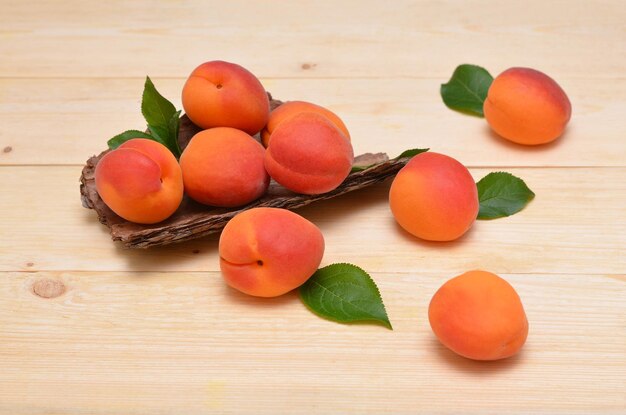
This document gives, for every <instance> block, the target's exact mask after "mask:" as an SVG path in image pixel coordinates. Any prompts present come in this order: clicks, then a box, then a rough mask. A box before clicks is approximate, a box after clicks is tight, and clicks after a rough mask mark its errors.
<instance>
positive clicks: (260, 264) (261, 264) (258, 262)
mask: <svg viewBox="0 0 626 415" xmlns="http://www.w3.org/2000/svg"><path fill="white" fill-rule="evenodd" d="M256 264H257V265H258V266H260V267H262V266H263V261H261V260H260V259H259V260H258V261H257V262H256Z"/></svg>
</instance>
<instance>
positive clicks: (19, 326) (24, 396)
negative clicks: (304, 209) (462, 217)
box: [0, 271, 626, 414]
mask: <svg viewBox="0 0 626 415" xmlns="http://www.w3.org/2000/svg"><path fill="white" fill-rule="evenodd" d="M502 276H503V277H504V278H506V279H507V280H508V281H510V282H511V284H513V286H515V288H516V289H517V290H518V292H519V294H520V296H521V298H522V300H523V301H524V305H525V308H526V312H527V314H528V318H529V321H530V336H529V339H528V343H527V344H526V346H525V348H524V350H523V353H522V354H520V355H519V356H517V357H515V358H513V359H511V360H505V361H500V362H493V363H487V364H485V363H479V362H472V361H469V360H466V359H463V358H460V357H458V356H456V355H453V354H452V353H451V352H449V351H447V350H445V349H444V348H443V347H442V346H441V345H440V344H439V343H438V342H437V340H436V339H435V338H434V336H433V335H432V332H431V331H430V328H429V326H428V321H427V307H428V301H429V299H430V297H431V296H432V294H433V293H434V292H435V291H436V289H437V288H438V287H439V286H440V284H442V283H443V281H445V279H447V278H448V277H450V275H445V274H444V275H442V274H440V273H438V272H434V273H431V272H426V273H423V272H410V273H402V274H397V273H390V272H384V273H375V274H373V278H375V280H376V281H377V282H378V285H379V287H380V290H381V293H382V296H383V298H384V299H385V302H386V304H387V308H388V312H389V315H390V318H391V319H392V321H393V324H394V329H395V330H394V331H389V330H387V329H384V328H381V327H378V326H368V325H365V326H349V325H341V324H336V323H331V322H328V321H326V320H322V319H320V318H318V317H316V316H315V315H313V314H311V313H310V312H309V311H308V310H307V309H306V308H305V307H304V306H303V305H302V304H301V303H300V302H299V300H298V298H297V297H296V296H295V295H294V294H288V295H286V296H284V297H280V298H277V299H272V300H263V299H256V298H253V297H249V296H245V295H243V294H240V293H238V292H236V291H234V290H231V289H228V288H227V287H226V286H225V284H224V283H223V282H222V280H221V278H220V276H219V274H218V273H214V272H211V273H207V272H202V273H136V272H131V273H129V272H121V273H110V272H106V273H102V272H86V273H79V272H69V271H63V272H54V273H47V272H46V273H25V272H23V273H1V274H0V308H1V309H3V310H12V312H11V313H4V315H3V320H2V325H1V326H0V335H1V336H2V342H0V366H1V367H2V368H3V370H2V371H0V385H2V386H3V387H2V388H0V412H3V413H12V414H15V413H20V414H22V413H28V414H44V413H75V414H93V413H125V414H144V413H158V414H166V413H167V414H169V413H172V414H173V413H180V411H181V408H184V409H185V412H186V413H197V414H200V413H229V414H230V413H233V414H240V413H255V414H282V413H290V414H318V413H319V414H327V413H330V412H335V413H360V414H380V413H390V412H393V413H415V412H416V411H417V412H420V413H422V412H424V413H435V412H436V413H439V412H447V411H448V409H450V410H451V412H456V410H458V409H459V408H463V413H476V414H484V413H529V412H533V413H546V412H559V413H570V414H587V413H600V412H601V413H616V414H617V413H620V412H622V410H623V408H624V405H625V404H626V401H625V398H624V395H623V393H622V392H623V391H624V371H625V370H626V362H625V361H624V359H623V358H622V357H623V350H624V348H625V347H626V341H625V338H624V336H620V335H617V334H618V333H623V329H624V324H625V321H624V315H626V302H624V297H625V296H626V285H625V284H624V282H625V281H626V280H625V277H624V276H621V277H617V276H610V275H569V274H562V275H554V274H552V275H548V274H530V275H528V274H503V275H502ZM42 280H52V281H60V282H62V283H63V284H64V285H65V286H66V287H67V290H66V292H65V293H64V294H62V295H60V296H58V297H55V298H52V299H43V298H41V297H38V296H36V295H34V294H33V293H32V286H33V284H36V283H37V282H39V281H42ZM607 293H611V295H606V294H607ZM390 408H391V409H390Z"/></svg>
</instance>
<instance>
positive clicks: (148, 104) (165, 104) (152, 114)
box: [141, 76, 176, 128]
mask: <svg viewBox="0 0 626 415" xmlns="http://www.w3.org/2000/svg"><path fill="white" fill-rule="evenodd" d="M175 112H176V107H174V104H172V103H171V102H169V101H168V100H167V99H165V98H164V97H163V95H161V94H160V93H159V91H157V90H156V88H155V86H154V84H153V83H152V80H151V79H150V77H149V76H146V83H145V85H144V89H143V97H142V100H141V113H142V114H143V117H144V118H145V119H146V122H147V123H148V124H150V125H155V126H162V127H165V128H167V124H168V123H169V121H170V119H171V118H172V115H174V113H175Z"/></svg>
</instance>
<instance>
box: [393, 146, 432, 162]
mask: <svg viewBox="0 0 626 415" xmlns="http://www.w3.org/2000/svg"><path fill="white" fill-rule="evenodd" d="M428 150H430V149H429V148H412V149H410V150H406V151H403V152H402V154H400V155H399V156H398V157H396V158H395V159H394V160H400V159H404V158H412V157H413V156H417V155H418V154H420V153H425V152H427V151H428Z"/></svg>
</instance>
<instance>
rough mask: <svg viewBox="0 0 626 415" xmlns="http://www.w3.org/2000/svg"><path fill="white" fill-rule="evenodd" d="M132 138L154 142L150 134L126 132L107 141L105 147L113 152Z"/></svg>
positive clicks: (137, 131) (135, 131)
mask: <svg viewBox="0 0 626 415" xmlns="http://www.w3.org/2000/svg"><path fill="white" fill-rule="evenodd" d="M133 138H149V139H150V140H154V137H152V136H151V135H150V134H146V133H144V132H143V131H139V130H128V131H124V132H123V133H121V134H118V135H116V136H115V137H113V138H111V139H110V140H109V141H107V145H108V146H109V148H110V149H111V150H115V149H116V148H118V147H119V146H121V145H122V144H123V143H125V142H126V141H128V140H132V139H133Z"/></svg>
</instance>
